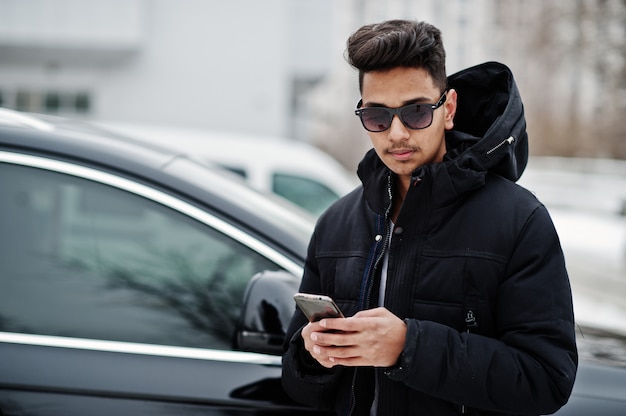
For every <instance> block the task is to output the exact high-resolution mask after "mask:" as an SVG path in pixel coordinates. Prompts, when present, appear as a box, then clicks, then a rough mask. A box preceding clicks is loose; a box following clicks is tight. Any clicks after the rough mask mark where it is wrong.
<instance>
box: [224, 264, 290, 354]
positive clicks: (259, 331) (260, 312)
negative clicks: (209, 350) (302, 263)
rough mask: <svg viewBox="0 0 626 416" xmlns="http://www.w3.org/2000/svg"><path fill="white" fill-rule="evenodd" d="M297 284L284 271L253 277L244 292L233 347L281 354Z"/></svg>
mask: <svg viewBox="0 0 626 416" xmlns="http://www.w3.org/2000/svg"><path fill="white" fill-rule="evenodd" d="M299 285H300V278H299V277H296V276H294V275H292V274H291V273H288V272H285V271H264V272H261V273H257V274H256V275H254V276H253V277H252V279H251V280H250V282H249V283H248V286H247V287H246V291H245V293H244V298H243V307H242V311H241V317H240V319H239V324H238V325H237V333H236V339H235V343H236V345H235V348H236V349H239V350H242V351H251V352H260V353H266V354H275V355H281V354H282V344H283V340H284V338H285V333H286V331H287V326H288V325H289V321H290V320H291V315H293V313H294V310H295V304H294V301H293V295H294V293H296V292H297V291H298V287H299Z"/></svg>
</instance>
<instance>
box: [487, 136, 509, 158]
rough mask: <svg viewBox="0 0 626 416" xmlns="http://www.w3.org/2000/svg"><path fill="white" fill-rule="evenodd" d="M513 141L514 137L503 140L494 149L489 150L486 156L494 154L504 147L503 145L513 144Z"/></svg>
mask: <svg viewBox="0 0 626 416" xmlns="http://www.w3.org/2000/svg"><path fill="white" fill-rule="evenodd" d="M514 141H515V137H513V136H509V138H508V139H504V140H502V141H501V142H500V143H498V144H497V145H496V146H495V147H493V148H492V149H491V150H488V151H487V154H488V155H490V154H492V153H493V152H495V151H496V150H498V149H499V148H500V147H502V146H504V145H505V144H513V142H514Z"/></svg>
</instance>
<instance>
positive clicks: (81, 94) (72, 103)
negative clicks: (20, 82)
mask: <svg viewBox="0 0 626 416" xmlns="http://www.w3.org/2000/svg"><path fill="white" fill-rule="evenodd" d="M91 102H92V96H91V93H90V92H89V91H85V90H81V91H72V90H43V91H42V90H31V89H9V88H5V89H2V90H0V106H4V107H6V108H13V109H15V110H18V111H28V112H34V113H47V114H60V115H66V116H72V115H88V114H90V113H91V108H92V105H91Z"/></svg>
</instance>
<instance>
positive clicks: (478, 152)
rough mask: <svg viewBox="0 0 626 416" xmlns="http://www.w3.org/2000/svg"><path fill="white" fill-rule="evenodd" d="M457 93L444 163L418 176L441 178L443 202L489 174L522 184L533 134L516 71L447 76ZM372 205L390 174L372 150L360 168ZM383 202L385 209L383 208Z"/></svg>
mask: <svg viewBox="0 0 626 416" xmlns="http://www.w3.org/2000/svg"><path fill="white" fill-rule="evenodd" d="M448 87H449V88H454V89H455V90H456V91H457V97H458V98H457V111H456V115H455V118H454V128H453V129H452V130H450V131H447V132H446V147H447V153H446V155H445V156H444V160H443V163H435V164H433V165H427V166H420V167H419V168H417V169H416V171H415V172H414V176H415V177H419V176H421V175H422V174H423V173H424V172H426V171H428V172H430V174H431V175H433V176H434V177H436V180H437V181H438V183H439V189H440V190H442V191H443V193H440V194H438V196H437V199H438V200H439V203H441V204H445V203H447V201H450V200H451V199H454V198H455V197H456V196H458V195H460V194H462V193H464V192H467V191H470V190H472V189H475V188H478V187H480V186H482V185H483V184H484V182H485V176H486V175H487V173H488V172H493V173H496V174H498V175H500V176H503V177H505V178H507V179H510V180H512V181H517V180H518V179H519V178H520V176H521V175H522V172H523V171H524V168H525V167H526V163H527V161H528V135H527V133H526V119H525V118H524V106H523V104H522V100H521V97H520V95H519V91H518V89H517V85H516V83H515V80H514V79H513V74H512V72H511V70H510V69H509V68H508V67H507V66H506V65H503V64H501V63H498V62H486V63H484V64H480V65H477V66H474V67H471V68H467V69H465V70H463V71H460V72H457V73H456V74H453V75H451V76H449V77H448ZM357 173H358V175H359V178H360V179H361V181H362V182H363V186H364V189H365V194H366V195H367V196H368V198H367V199H368V201H369V202H370V205H372V206H373V207H375V208H378V209H380V208H381V206H384V203H383V202H382V201H376V198H377V197H376V195H378V192H379V191H377V190H379V189H380V186H384V184H385V183H387V181H388V177H389V174H390V171H389V169H388V168H387V167H386V166H385V165H384V164H383V162H382V161H381V160H380V158H379V157H378V155H377V154H376V152H375V151H374V149H371V150H370V151H369V152H368V153H367V154H366V155H365V157H364V158H363V160H362V161H361V163H360V164H359V167H358V170H357ZM381 203H382V204H383V205H381Z"/></svg>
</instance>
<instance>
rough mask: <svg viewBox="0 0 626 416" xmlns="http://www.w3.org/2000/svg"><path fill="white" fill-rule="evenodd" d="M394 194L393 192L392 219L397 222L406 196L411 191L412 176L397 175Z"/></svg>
mask: <svg viewBox="0 0 626 416" xmlns="http://www.w3.org/2000/svg"><path fill="white" fill-rule="evenodd" d="M396 179H397V180H396V181H395V186H394V189H393V191H394V194H393V206H392V207H391V220H392V221H393V222H394V223H395V222H396V219H397V218H398V214H400V209H401V208H402V204H403V203H404V197H405V196H406V193H407V192H408V191H409V186H410V184H411V176H406V177H405V176H396Z"/></svg>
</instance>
